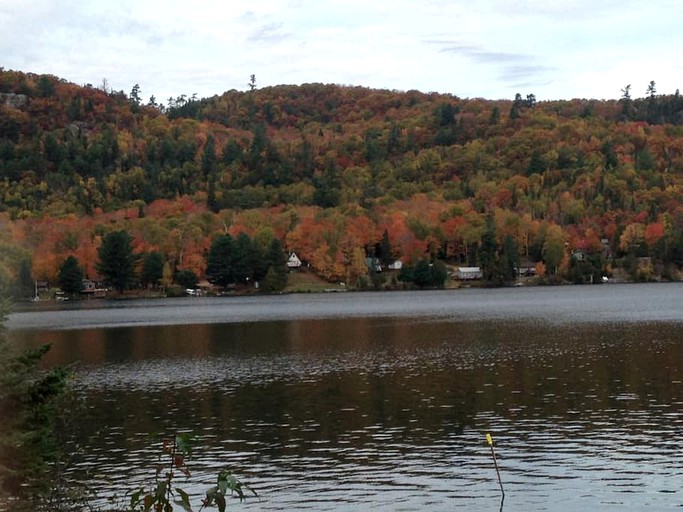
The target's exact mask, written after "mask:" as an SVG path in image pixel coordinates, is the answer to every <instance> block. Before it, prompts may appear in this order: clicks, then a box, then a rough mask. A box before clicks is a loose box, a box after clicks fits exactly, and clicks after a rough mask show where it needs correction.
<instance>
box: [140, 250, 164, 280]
mask: <svg viewBox="0 0 683 512" xmlns="http://www.w3.org/2000/svg"><path fill="white" fill-rule="evenodd" d="M163 275H164V258H163V256H162V255H161V254H159V253H158V252H150V253H148V254H145V256H144V258H143V259H142V272H141V274H140V281H142V284H144V285H152V286H156V285H158V284H159V281H161V278H162V277H163Z"/></svg>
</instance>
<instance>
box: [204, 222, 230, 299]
mask: <svg viewBox="0 0 683 512" xmlns="http://www.w3.org/2000/svg"><path fill="white" fill-rule="evenodd" d="M234 258H235V240H234V239H233V238H232V237H231V236H230V235H220V236H217V237H216V238H214V240H213V242H212V243H211V247H210V248H209V252H208V254H207V256H206V277H207V279H208V280H209V282H211V283H213V284H216V285H218V286H222V287H223V288H226V287H227V286H228V285H230V284H232V283H234V282H235V274H234V272H233V262H234Z"/></svg>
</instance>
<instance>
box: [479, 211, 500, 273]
mask: <svg viewBox="0 0 683 512" xmlns="http://www.w3.org/2000/svg"><path fill="white" fill-rule="evenodd" d="M478 256H479V266H480V267H481V272H482V274H483V277H484V280H486V281H492V280H493V279H494V277H495V275H496V273H497V258H498V243H497V241H496V224H495V222H494V218H493V214H492V213H489V214H487V215H486V227H485V230H484V235H483V236H482V239H481V244H480V245H479V251H478Z"/></svg>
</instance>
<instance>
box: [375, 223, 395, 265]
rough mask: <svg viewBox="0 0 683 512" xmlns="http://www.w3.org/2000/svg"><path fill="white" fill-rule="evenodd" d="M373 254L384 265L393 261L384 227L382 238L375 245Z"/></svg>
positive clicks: (389, 242) (387, 234)
mask: <svg viewBox="0 0 683 512" xmlns="http://www.w3.org/2000/svg"><path fill="white" fill-rule="evenodd" d="M375 256H377V259H379V262H380V263H381V264H382V265H383V266H384V267H388V266H389V265H391V264H392V263H393V262H394V258H393V254H392V250H391V241H390V240H389V232H388V231H387V230H386V229H385V230H384V233H383V234H382V239H381V240H380V241H379V243H377V244H376V246H375Z"/></svg>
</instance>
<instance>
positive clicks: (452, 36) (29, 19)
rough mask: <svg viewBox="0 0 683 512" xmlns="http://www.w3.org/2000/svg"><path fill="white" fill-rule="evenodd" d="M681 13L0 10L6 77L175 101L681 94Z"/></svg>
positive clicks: (37, 5)
mask: <svg viewBox="0 0 683 512" xmlns="http://www.w3.org/2000/svg"><path fill="white" fill-rule="evenodd" d="M682 22H683V2H682V1H680V0H672V1H669V0H647V1H645V0H638V1H632V0H557V1H556V0H545V1H532V0H517V1H513V0H467V1H465V0H419V1H418V0H343V1H342V0H339V1H332V0H248V1H243V0H192V1H187V0H12V1H10V0H0V66H3V67H5V68H6V69H16V70H20V71H27V72H35V73H49V74H53V75H57V76H59V77H61V78H64V79H66V80H68V81H70V82H75V83H77V84H86V83H91V84H93V85H95V86H98V85H100V84H102V80H103V79H104V78H106V79H107V81H108V82H109V85H110V86H111V87H113V88H114V89H116V90H124V91H125V92H126V93H129V92H130V90H131V88H132V87H133V85H134V84H136V83H138V84H139V85H140V89H141V92H142V96H143V98H144V99H145V101H146V100H147V98H148V97H149V96H150V95H151V94H154V95H155V96H156V98H157V100H162V101H163V102H166V99H167V98H168V97H169V96H174V97H176V96H179V95H180V94H187V95H188V96H189V95H192V94H193V93H197V94H198V95H199V96H200V97H204V96H213V95H214V94H220V93H222V92H224V91H227V90H230V89H239V90H245V89H247V84H248V82H249V77H250V75H251V74H254V75H256V83H257V86H258V87H265V86H270V85H279V84H302V83H310V82H322V83H335V84H344V85H361V86H366V87H373V88H383V89H397V90H404V91H405V90H409V89H418V90H420V91H424V92H430V91H436V92H441V93H451V94H454V95H457V96H460V97H463V98H467V97H469V98H474V97H483V98H487V99H498V98H510V99H511V98H513V97H514V95H515V93H516V92H520V93H521V94H522V95H523V96H526V94H529V93H533V94H535V95H536V97H537V99H539V100H550V99H570V98H597V99H603V98H605V99H608V98H618V97H619V96H620V90H621V89H622V88H623V87H624V86H625V85H627V84H632V96H633V97H641V96H644V95H645V90H646V88H647V85H648V83H649V82H650V80H655V82H656V84H657V92H658V93H661V94H664V93H673V92H675V90H676V89H677V88H679V87H683V58H681V56H682V51H683V29H681V23H682Z"/></svg>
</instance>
